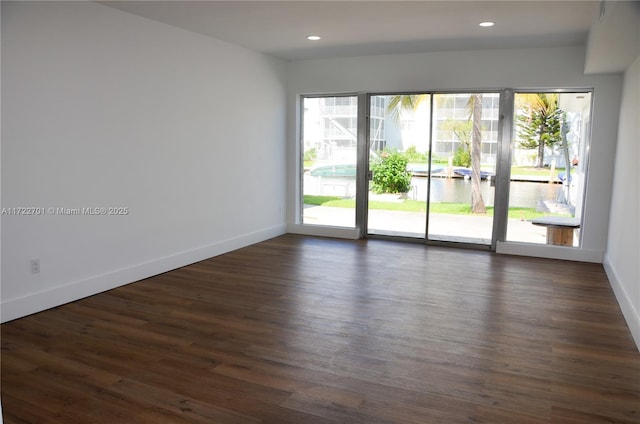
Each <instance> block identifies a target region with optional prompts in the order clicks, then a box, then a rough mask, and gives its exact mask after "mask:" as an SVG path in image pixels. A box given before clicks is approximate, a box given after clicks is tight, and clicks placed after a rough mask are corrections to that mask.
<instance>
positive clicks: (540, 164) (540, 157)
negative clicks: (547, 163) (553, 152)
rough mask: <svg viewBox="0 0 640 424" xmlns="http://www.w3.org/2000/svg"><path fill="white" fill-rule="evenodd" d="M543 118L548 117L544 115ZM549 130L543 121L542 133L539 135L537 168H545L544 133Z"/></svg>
mask: <svg viewBox="0 0 640 424" xmlns="http://www.w3.org/2000/svg"><path fill="white" fill-rule="evenodd" d="M543 119H546V118H545V117H544V116H543ZM546 132H547V126H546V125H545V124H544V123H543V124H542V125H541V126H540V135H539V136H538V163H537V164H536V168H544V138H543V135H544V134H545V133H546Z"/></svg>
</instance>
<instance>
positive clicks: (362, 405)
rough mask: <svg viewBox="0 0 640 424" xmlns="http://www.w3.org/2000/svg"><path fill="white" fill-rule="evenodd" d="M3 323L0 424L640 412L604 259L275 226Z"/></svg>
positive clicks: (491, 418)
mask: <svg viewBox="0 0 640 424" xmlns="http://www.w3.org/2000/svg"><path fill="white" fill-rule="evenodd" d="M1 333H2V334H1V342H2V357H1V359H2V360H1V368H2V369H1V371H2V374H1V375H0V378H1V383H2V406H3V412H4V415H5V416H4V422H5V424H15V423H52V424H61V423H64V424H75V423H78V424H80V423H82V424H86V423H93V424H107V423H109V424H111V423H114V422H118V423H154V424H161V423H176V424H182V423H184V424H186V423H195V424H204V423H214V422H215V423H222V424H227V423H229V424H251V423H273V424H298V423H302V424H336V423H366V424H375V423H380V424H387V423H394V424H403V423H407V424H424V423H429V424H432V423H443V424H456V423H471V422H475V423H492V424H496V423H499V424H509V423H514V424H515V423H517V424H539V423H547V424H550V423H581V424H590V423H613V422H616V423H625V424H633V423H635V424H640V353H639V352H638V350H637V348H636V346H635V345H634V343H633V340H632V338H631V335H630V332H629V329H628V328H627V326H626V323H625V321H624V318H623V316H622V314H621V312H620V308H619V306H618V305H617V303H616V301H615V297H614V295H613V292H612V290H611V287H610V285H609V282H608V281H607V279H606V275H605V273H604V271H603V269H602V266H601V265H598V264H583V263H572V262H565V261H556V260H545V259H536V258H524V257H511V256H502V255H495V254H491V253H488V252H478V251H469V250H457V249H449V248H440V247H427V246H423V245H416V244H403V243H396V242H390V241H382V240H357V241H353V240H336V239H329V238H315V237H304V236H296V235H285V236H281V237H277V238H274V239H272V240H268V241H265V242H262V243H258V244H256V245H253V246H248V247H246V248H243V249H239V250H237V251H234V252H230V253H227V254H224V255H221V256H218V257H215V258H211V259H208V260H205V261H202V262H199V263H196V264H193V265H190V266H187V267H183V268H180V269H176V270H174V271H171V272H167V273H164V274H161V275H158V276H156V277H152V278H148V279H145V280H142V281H139V282H136V283H133V284H129V285H127V286H123V287H120V288H117V289H114V290H111V291H109V292H105V293H101V294H98V295H95V296H91V297H89V298H86V299H82V300H79V301H77V302H74V303H71V304H68V305H63V306H60V307H57V308H54V309H51V310H48V311H44V312H41V313H39V314H34V315H31V316H28V317H25V318H21V319H18V320H15V321H12V322H8V323H5V324H2V326H1Z"/></svg>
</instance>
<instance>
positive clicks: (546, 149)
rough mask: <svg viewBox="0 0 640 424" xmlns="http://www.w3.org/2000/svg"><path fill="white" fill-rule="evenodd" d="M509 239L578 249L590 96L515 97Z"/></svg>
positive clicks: (532, 95) (518, 94)
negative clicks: (576, 247)
mask: <svg viewBox="0 0 640 424" xmlns="http://www.w3.org/2000/svg"><path fill="white" fill-rule="evenodd" d="M514 114H515V116H514V135H513V142H512V146H511V147H512V155H511V156H512V160H511V182H510V189H509V220H508V223H507V241H517V242H526V243H539V244H545V243H546V244H554V245H563V246H578V245H579V243H580V237H579V235H580V225H581V217H582V200H583V199H582V197H583V193H584V183H585V180H586V178H585V176H586V171H587V170H586V161H585V159H586V153H587V145H588V138H589V127H590V116H591V93H544V92H540V93H516V95H515V111H514Z"/></svg>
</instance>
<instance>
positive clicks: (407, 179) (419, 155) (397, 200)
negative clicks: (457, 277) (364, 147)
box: [368, 94, 431, 238]
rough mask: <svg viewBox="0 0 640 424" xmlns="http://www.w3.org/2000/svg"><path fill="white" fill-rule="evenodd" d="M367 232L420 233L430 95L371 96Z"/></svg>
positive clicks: (420, 235)
mask: <svg viewBox="0 0 640 424" xmlns="http://www.w3.org/2000/svg"><path fill="white" fill-rule="evenodd" d="M370 107H371V110H370V120H369V122H370V128H369V146H370V150H369V169H370V170H371V171H372V179H371V180H370V181H369V193H368V202H369V203H368V210H369V212H368V214H369V215H368V231H369V233H370V234H383V235H392V236H404V237H415V238H424V235H425V229H426V210H427V208H426V206H427V204H426V200H427V187H428V184H427V181H428V180H427V175H428V162H427V161H428V157H429V128H430V119H431V111H430V108H431V97H430V95H428V94H416V95H395V96H372V97H371V106H370Z"/></svg>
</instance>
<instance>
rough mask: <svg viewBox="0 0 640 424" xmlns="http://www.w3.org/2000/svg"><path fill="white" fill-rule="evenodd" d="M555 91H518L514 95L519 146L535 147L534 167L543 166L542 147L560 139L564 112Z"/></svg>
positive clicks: (551, 144)
mask: <svg viewBox="0 0 640 424" xmlns="http://www.w3.org/2000/svg"><path fill="white" fill-rule="evenodd" d="M558 98H559V96H558V94H557V93H520V94H518V95H517V96H516V110H517V111H518V114H517V116H516V125H517V128H518V136H519V137H520V143H519V144H520V147H522V148H524V149H537V150H538V154H537V160H536V168H542V167H544V149H545V147H551V146H553V145H554V144H556V143H558V142H560V141H562V134H561V130H560V128H561V125H562V121H563V118H564V112H563V111H562V110H560V109H558Z"/></svg>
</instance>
